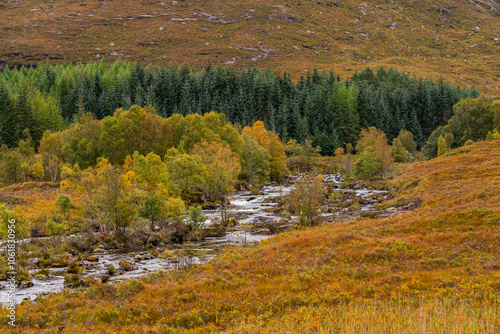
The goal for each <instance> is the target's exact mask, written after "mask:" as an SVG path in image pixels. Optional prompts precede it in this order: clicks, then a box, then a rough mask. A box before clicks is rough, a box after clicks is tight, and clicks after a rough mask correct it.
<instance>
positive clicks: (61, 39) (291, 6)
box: [0, 0, 500, 96]
mask: <svg viewBox="0 0 500 334" xmlns="http://www.w3.org/2000/svg"><path fill="white" fill-rule="evenodd" d="M365 4H366V5H365ZM442 8H445V9H448V10H450V12H443V13H439V12H438V10H439V9H442ZM141 15H143V17H142V18H141V17H140V16H141ZM144 15H146V16H144ZM147 16H149V17H147ZM475 27H479V29H480V30H479V31H474V28H475ZM499 27H500V5H499V4H497V3H494V2H493V1H492V0H481V1H479V0H477V1H475V2H474V1H468V0H437V1H430V0H424V1H422V0H418V1H417V0H411V1H392V0H368V1H364V2H359V1H354V0H342V1H339V0H334V1H307V0H302V1H299V0H293V1H287V2H281V1H278V0H265V1H264V0H263V1H256V0H233V1H223V2H219V1H201V0H186V1H165V2H160V1H152V0H143V1H140V2H139V1H124V0H111V1H98V0H90V1H84V2H83V1H74V0H73V1H68V0H65V1H63V0H55V1H38V2H37V4H33V3H32V2H31V1H24V2H17V1H6V0H0V30H1V31H2V34H0V66H1V65H2V62H4V63H5V62H8V63H9V64H12V65H16V64H36V63H38V62H40V61H45V59H49V60H50V61H53V62H60V61H62V59H64V58H65V57H67V58H68V59H69V60H71V61H80V62H87V61H89V60H91V59H96V56H97V55H100V56H101V57H106V58H110V59H115V58H117V57H121V58H124V59H127V60H130V61H132V60H141V61H143V62H146V63H153V64H170V63H173V64H180V63H190V64H193V65H195V66H196V67H201V66H203V65H205V64H207V63H211V64H215V65H218V64H223V63H225V62H227V61H233V60H235V64H234V66H237V67H242V66H248V65H257V66H259V67H266V66H273V67H278V68H280V69H281V70H285V69H286V70H288V71H289V72H291V73H292V74H294V75H299V74H300V75H301V74H304V70H306V71H307V70H311V69H313V68H314V67H317V68H320V69H330V68H333V69H334V70H335V71H337V72H338V73H340V74H342V75H350V74H352V71H353V70H354V69H361V68H364V67H366V66H371V67H373V68H377V67H379V66H394V67H396V68H398V69H402V70H405V71H408V72H410V73H414V74H415V75H417V76H419V77H425V76H432V77H434V78H438V77H441V76H443V77H446V78H447V79H449V80H451V81H453V82H456V83H459V84H462V83H466V84H468V85H471V84H474V85H476V86H477V87H479V88H481V90H482V91H484V92H487V93H489V94H490V95H497V96H500V91H499V90H500V84H499V81H498V80H499V78H500V62H498V59H497V58H498V54H499V53H500V28H499ZM160 28H163V29H162V30H160ZM391 28H394V29H391ZM362 34H368V35H367V36H363V35H362ZM111 43H114V46H111ZM265 50H269V52H268V53H267V57H264V56H265V55H266V52H265ZM259 56H260V58H258V59H254V58H256V57H259Z"/></svg>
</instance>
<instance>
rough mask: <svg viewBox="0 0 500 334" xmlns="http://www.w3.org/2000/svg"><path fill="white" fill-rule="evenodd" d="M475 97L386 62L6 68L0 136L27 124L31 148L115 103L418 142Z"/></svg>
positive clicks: (333, 141)
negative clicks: (403, 136)
mask: <svg viewBox="0 0 500 334" xmlns="http://www.w3.org/2000/svg"><path fill="white" fill-rule="evenodd" d="M477 96H479V93H478V92H477V90H476V89H474V88H467V87H463V88H460V87H458V86H453V85H451V84H449V83H447V82H444V81H438V82H434V81H433V80H431V79H425V80H424V79H417V78H415V77H411V76H409V75H408V74H406V73H402V72H399V71H397V70H395V69H393V68H391V69H389V70H386V69H384V68H380V69H379V70H378V71H377V72H376V73H375V72H373V71H372V70H371V69H370V68H367V69H365V70H363V71H361V72H359V73H354V74H353V76H352V77H351V78H348V79H346V80H342V79H341V78H340V77H339V76H337V75H335V73H334V72H333V71H330V72H325V73H320V72H318V71H317V70H314V71H313V72H312V73H310V74H308V75H306V76H302V77H301V78H299V79H298V80H296V81H294V80H292V78H291V76H290V75H289V74H288V73H286V72H285V73H278V72H276V71H274V70H271V69H269V68H268V69H266V70H263V71H261V70H259V69H257V68H248V69H233V68H230V67H215V68H213V67H210V66H207V67H206V68H204V69H202V70H200V71H196V70H194V69H193V68H191V67H189V66H187V65H185V66H181V67H173V66H169V67H159V66H142V65H140V64H138V63H135V64H129V63H126V62H122V61H116V62H115V63H114V64H112V65H107V64H106V63H105V62H104V61H101V62H99V63H94V62H91V63H89V64H86V65H81V64H80V65H72V64H68V63H64V64H60V65H55V66H53V65H48V64H41V65H39V66H37V67H36V68H29V69H28V68H25V67H22V68H20V69H9V68H8V67H7V68H6V69H4V71H3V72H2V73H1V74H0V116H1V117H0V143H3V144H6V145H7V146H9V147H15V146H16V145H17V143H18V142H19V140H21V139H23V135H22V134H23V131H24V130H25V129H29V131H30V134H31V137H32V139H33V141H34V143H35V145H36V146H37V147H38V145H39V143H40V140H41V139H42V136H43V133H44V132H45V130H52V131H58V130H62V129H64V128H66V127H68V126H69V125H70V124H71V123H73V122H74V121H75V119H77V118H78V117H79V116H80V115H82V114H83V113H85V112H89V113H91V114H92V116H93V117H94V118H95V119H98V120H100V119H104V118H105V117H106V116H111V115H113V114H114V112H115V110H116V109H118V108H123V109H129V108H130V107H131V106H132V105H140V106H143V107H146V106H152V107H153V108H154V109H155V110H156V112H157V114H158V115H159V116H162V117H165V118H167V117H170V116H172V115H174V114H180V115H182V116H187V115H189V114H200V115H204V114H205V113H208V112H210V111H213V110H215V111H217V112H221V113H224V114H225V115H226V117H227V120H228V121H230V122H231V123H233V124H240V125H241V127H244V126H248V125H252V124H254V123H255V122H256V121H262V122H263V123H264V126H265V128H266V129H268V130H271V131H274V132H276V133H278V134H279V136H280V138H281V139H282V141H284V142H288V141H289V140H290V139H294V140H296V141H297V142H298V143H301V144H303V143H305V141H306V140H311V141H312V145H313V146H314V147H316V146H320V147H321V148H322V154H324V155H333V153H334V151H335V149H337V148H338V147H341V146H342V147H344V148H345V145H347V144H351V145H355V144H356V141H357V140H358V138H359V134H360V132H361V129H362V128H368V127H370V126H374V127H376V128H378V129H381V130H382V131H383V132H384V133H385V134H386V136H387V138H388V139H389V140H392V139H393V138H396V137H397V136H398V134H399V132H400V131H401V130H408V131H410V132H411V133H412V134H413V135H414V137H415V141H416V143H417V145H418V147H422V146H423V145H424V144H425V142H426V139H427V137H428V136H429V135H430V134H431V133H432V132H433V131H434V130H435V129H436V128H437V127H438V126H444V125H446V122H447V121H448V120H449V119H450V117H451V116H452V114H453V105H455V104H456V103H457V102H458V101H460V100H461V99H464V98H475V97H477Z"/></svg>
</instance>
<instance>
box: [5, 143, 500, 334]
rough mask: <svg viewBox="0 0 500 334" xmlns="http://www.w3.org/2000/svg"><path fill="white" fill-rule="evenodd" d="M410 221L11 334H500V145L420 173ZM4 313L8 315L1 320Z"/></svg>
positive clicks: (74, 300)
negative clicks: (219, 333) (217, 333)
mask: <svg viewBox="0 0 500 334" xmlns="http://www.w3.org/2000/svg"><path fill="white" fill-rule="evenodd" d="M391 187H392V191H393V192H394V193H395V194H396V196H395V198H394V199H393V200H392V203H390V204H391V205H393V206H405V205H407V204H408V203H410V202H411V203H419V207H418V208H416V209H415V210H413V211H409V212H405V213H403V214H400V215H395V216H391V217H388V218H380V219H358V220H354V221H350V222H347V223H337V224H330V225H324V226H320V227H316V228H311V229H307V230H299V231H294V232H289V233H284V234H280V235H278V236H276V237H273V238H271V239H268V240H266V241H263V242H261V243H259V244H258V245H256V246H253V247H235V248H230V249H228V250H227V251H226V252H225V253H224V254H223V255H221V256H220V257H218V258H217V259H215V260H214V261H212V262H210V263H208V264H205V265H201V266H194V267H190V268H187V269H183V270H176V271H172V272H169V273H165V274H155V275H152V276H150V277H148V278H143V279H140V280H138V281H128V282H124V283H120V284H116V285H111V284H99V285H96V286H94V287H92V288H90V289H88V290H87V291H86V292H84V293H82V294H80V293H77V292H66V293H63V294H58V295H54V296H51V297H47V298H44V299H41V300H39V301H37V302H36V303H33V302H29V303H24V304H23V305H21V306H19V307H18V308H17V317H18V319H17V320H18V322H17V324H16V327H14V328H11V327H9V326H8V325H7V323H6V322H5V321H4V322H2V324H0V326H2V327H0V328H2V332H7V333H38V332H42V333H57V332H63V333H216V332H226V333H428V332H432V333H498V332H500V293H499V289H500V206H499V202H500V141H499V140H494V141H488V142H479V143H475V144H473V145H470V146H465V147H462V148H459V149H456V150H453V151H450V152H448V153H446V154H445V155H443V156H441V157H439V158H436V159H433V160H430V161H427V162H421V163H416V164H414V165H412V166H411V167H410V168H409V169H408V171H407V172H406V173H404V175H402V176H400V177H398V178H396V179H394V180H393V181H391ZM4 315H5V310H2V317H3V318H4V319H5V317H4Z"/></svg>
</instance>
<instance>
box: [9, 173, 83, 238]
mask: <svg viewBox="0 0 500 334" xmlns="http://www.w3.org/2000/svg"><path fill="white" fill-rule="evenodd" d="M62 193H63V192H62V191H61V190H60V188H59V185H58V184H51V183H47V182H27V183H21V184H14V185H10V186H7V187H3V188H0V205H3V206H6V207H7V208H8V209H9V210H11V211H12V212H13V213H14V216H15V217H16V218H17V219H18V221H20V225H19V228H20V230H19V231H18V232H20V233H21V235H18V237H19V238H28V237H30V236H31V234H32V231H38V232H45V233H47V232H48V231H46V228H45V225H46V220H47V217H51V216H54V215H55V216H59V218H60V219H63V216H62V214H61V213H60V212H59V207H58V206H57V205H56V200H57V197H58V196H59V195H60V194H62ZM70 197H71V202H72V204H73V205H74V207H73V208H72V209H71V210H69V212H68V221H71V222H72V225H75V226H74V227H75V228H76V229H77V230H78V226H77V225H78V224H82V221H81V216H82V213H83V209H82V206H81V201H80V198H79V196H78V194H77V193H76V192H71V193H70Z"/></svg>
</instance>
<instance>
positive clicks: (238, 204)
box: [0, 175, 384, 303]
mask: <svg viewBox="0 0 500 334" xmlns="http://www.w3.org/2000/svg"><path fill="white" fill-rule="evenodd" d="M341 181H342V178H341V176H340V175H326V176H325V182H326V183H330V184H332V183H333V184H334V186H335V185H336V184H340V183H341ZM293 188H294V186H293V185H286V186H274V185H269V186H264V187H263V188H262V192H261V194H259V195H252V194H251V193H250V191H237V192H235V193H234V195H233V196H231V198H230V202H231V204H230V206H229V207H228V213H229V214H230V215H231V216H233V217H235V218H236V220H237V221H238V223H239V224H238V226H236V227H235V228H232V229H230V230H229V231H228V232H227V233H226V235H225V236H223V237H209V238H205V239H204V240H202V241H198V242H189V243H184V244H171V245H168V246H167V247H166V248H163V249H161V250H158V249H139V250H137V249H134V250H133V251H126V250H123V251H117V252H111V253H103V254H96V255H97V257H98V259H99V260H98V262H92V263H89V262H86V266H85V269H84V270H83V272H82V274H81V277H82V278H88V277H95V278H100V277H101V276H102V275H103V274H105V273H106V271H107V267H108V266H109V265H113V266H114V267H115V268H117V269H118V270H119V267H120V265H119V262H120V261H122V260H126V261H128V262H130V263H134V264H135V265H136V266H137V269H136V270H130V271H124V272H122V273H121V274H117V275H113V276H111V278H110V279H109V282H118V281H123V280H127V279H134V278H139V277H141V276H144V275H147V274H150V273H152V272H155V271H158V270H164V271H167V270H171V269H174V268H178V267H182V266H184V265H189V264H199V263H206V262H208V261H210V260H211V259H212V258H214V257H215V256H217V254H218V253H219V252H221V251H222V250H223V249H224V248H225V247H226V246H228V245H238V244H245V243H254V242H258V241H261V240H264V239H267V238H270V237H272V235H260V234H253V233H250V232H247V228H245V226H246V227H248V226H256V225H257V226H258V224H260V223H262V222H269V221H272V220H276V219H279V218H280V217H278V216H276V215H275V214H274V213H273V212H270V210H266V208H270V207H273V206H275V205H277V204H276V203H275V200H276V199H277V198H279V197H281V196H283V195H286V194H289V193H290V192H291V191H292V189H293ZM337 191H339V192H352V193H354V195H355V196H361V197H363V198H368V197H370V196H372V195H374V194H383V193H384V191H379V190H368V189H344V190H340V189H337ZM372 209H373V202H367V203H366V204H363V205H362V207H361V208H360V211H361V212H362V211H368V210H372ZM203 213H204V214H205V215H207V216H208V219H207V221H206V222H205V223H204V224H205V225H209V224H211V222H212V221H213V220H215V219H217V217H219V216H220V212H219V211H218V210H204V211H203ZM340 214H341V213H339V212H336V213H331V212H330V213H328V212H326V213H323V216H324V217H326V220H329V221H331V220H332V219H333V217H335V216H339V215H340ZM293 218H294V217H292V220H293ZM328 218H330V219H328ZM165 250H167V252H166V253H169V254H170V256H167V257H160V256H152V254H153V253H158V252H160V253H164V252H165ZM155 255H156V254H155ZM66 269H67V268H66V267H62V268H51V270H50V277H49V278H46V279H43V280H41V279H37V278H36V277H33V279H32V282H33V286H31V287H26V288H17V289H16V296H15V299H16V302H17V303H20V302H21V301H23V300H34V299H36V298H37V297H38V296H39V295H46V294H48V293H50V292H60V291H62V289H63V288H64V275H65V274H66ZM0 283H1V282H0ZM4 283H5V282H4ZM7 300H8V295H7V292H6V290H0V303H6V302H7Z"/></svg>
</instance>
